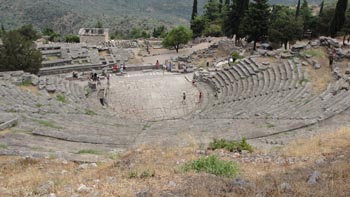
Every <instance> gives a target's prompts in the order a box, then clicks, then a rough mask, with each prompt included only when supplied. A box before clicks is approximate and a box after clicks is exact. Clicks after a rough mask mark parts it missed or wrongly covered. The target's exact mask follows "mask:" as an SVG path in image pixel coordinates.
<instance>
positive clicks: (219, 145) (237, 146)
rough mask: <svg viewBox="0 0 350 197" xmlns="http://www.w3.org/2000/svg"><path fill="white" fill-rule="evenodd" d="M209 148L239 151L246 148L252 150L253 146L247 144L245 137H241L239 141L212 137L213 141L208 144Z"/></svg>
mask: <svg viewBox="0 0 350 197" xmlns="http://www.w3.org/2000/svg"><path fill="white" fill-rule="evenodd" d="M209 149H211V150H216V149H226V150H228V151H231V152H241V151H242V150H247V151H249V152H253V147H252V146H251V145H250V144H248V142H247V140H246V139H245V138H243V139H242V140H241V141H240V142H237V141H228V140H224V139H220V140H218V139H214V140H213V142H211V143H210V144H209Z"/></svg>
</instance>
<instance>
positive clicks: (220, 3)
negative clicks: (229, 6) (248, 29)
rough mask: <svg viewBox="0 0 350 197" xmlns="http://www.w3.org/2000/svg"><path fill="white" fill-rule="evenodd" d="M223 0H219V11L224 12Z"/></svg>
mask: <svg viewBox="0 0 350 197" xmlns="http://www.w3.org/2000/svg"><path fill="white" fill-rule="evenodd" d="M222 6H223V0H219V12H220V14H222Z"/></svg>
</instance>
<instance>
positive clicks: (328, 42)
mask: <svg viewBox="0 0 350 197" xmlns="http://www.w3.org/2000/svg"><path fill="white" fill-rule="evenodd" d="M320 43H321V45H322V46H333V47H335V48H339V47H340V46H341V44H340V42H338V41H337V40H336V39H333V38H330V37H325V36H321V37H320Z"/></svg>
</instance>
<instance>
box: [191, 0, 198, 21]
mask: <svg viewBox="0 0 350 197" xmlns="http://www.w3.org/2000/svg"><path fill="white" fill-rule="evenodd" d="M197 14H198V2H197V0H193V7H192V17H191V21H192V20H193V19H194V18H195V17H196V16H197Z"/></svg>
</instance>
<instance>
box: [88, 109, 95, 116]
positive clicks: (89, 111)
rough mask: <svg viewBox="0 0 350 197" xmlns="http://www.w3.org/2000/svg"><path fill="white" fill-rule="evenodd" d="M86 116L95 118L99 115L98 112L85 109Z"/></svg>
mask: <svg viewBox="0 0 350 197" xmlns="http://www.w3.org/2000/svg"><path fill="white" fill-rule="evenodd" d="M85 114H86V115H89V116H95V115H97V113H96V112H94V111H92V110H91V109H85Z"/></svg>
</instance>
